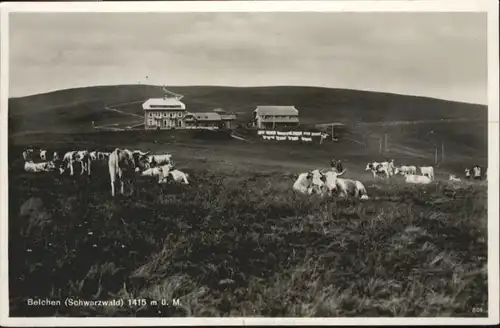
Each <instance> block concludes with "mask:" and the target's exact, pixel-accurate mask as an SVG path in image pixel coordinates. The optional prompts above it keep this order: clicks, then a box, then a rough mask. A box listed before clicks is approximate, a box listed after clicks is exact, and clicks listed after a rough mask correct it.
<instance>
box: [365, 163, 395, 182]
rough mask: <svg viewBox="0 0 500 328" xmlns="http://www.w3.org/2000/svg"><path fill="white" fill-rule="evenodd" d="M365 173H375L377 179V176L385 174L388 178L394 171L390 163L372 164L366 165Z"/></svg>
mask: <svg viewBox="0 0 500 328" xmlns="http://www.w3.org/2000/svg"><path fill="white" fill-rule="evenodd" d="M365 171H371V172H372V173H373V177H374V178H376V177H377V175H382V174H385V176H386V178H389V177H390V176H391V172H392V170H391V169H390V163H389V162H381V163H379V162H372V163H368V164H367V165H366V168H365Z"/></svg>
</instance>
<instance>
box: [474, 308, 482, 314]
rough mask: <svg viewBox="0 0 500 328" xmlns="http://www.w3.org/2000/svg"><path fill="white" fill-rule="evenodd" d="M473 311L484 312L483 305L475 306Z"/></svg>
mask: <svg viewBox="0 0 500 328" xmlns="http://www.w3.org/2000/svg"><path fill="white" fill-rule="evenodd" d="M472 312H473V313H482V312H484V309H483V308H482V307H475V308H472Z"/></svg>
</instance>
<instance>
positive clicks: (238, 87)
mask: <svg viewBox="0 0 500 328" xmlns="http://www.w3.org/2000/svg"><path fill="white" fill-rule="evenodd" d="M125 86H148V87H158V88H162V87H165V88H167V89H168V88H190V87H215V88H234V89H250V88H313V89H330V90H349V91H361V92H369V93H380V94H390V95H397V96H406V97H418V98H427V99H433V100H440V101H447V102H454V103H461V104H469V105H477V106H486V107H488V106H489V104H488V103H486V104H485V103H474V102H466V101H460V100H452V99H446V98H437V97H432V96H424V95H417V94H404V93H396V92H389V91H377V90H370V89H351V88H335V87H327V86H316V85H294V84H291V85H247V86H241V85H240V86H236V85H218V84H191V85H167V84H164V85H160V84H142V83H130V84H96V85H87V86H77V87H71V88H64V89H54V90H50V91H45V92H40V93H33V94H28V95H24V96H17V97H10V96H9V97H8V99H9V100H10V99H20V98H27V97H34V96H41V95H47V94H50V93H56V92H60V91H68V90H77V89H89V88H98V87H125Z"/></svg>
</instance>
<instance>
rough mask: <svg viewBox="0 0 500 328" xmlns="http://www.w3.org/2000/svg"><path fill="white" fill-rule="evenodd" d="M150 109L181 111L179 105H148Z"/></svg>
mask: <svg viewBox="0 0 500 328" xmlns="http://www.w3.org/2000/svg"><path fill="white" fill-rule="evenodd" d="M149 107H150V108H161V109H181V108H182V106H181V105H150V106H149Z"/></svg>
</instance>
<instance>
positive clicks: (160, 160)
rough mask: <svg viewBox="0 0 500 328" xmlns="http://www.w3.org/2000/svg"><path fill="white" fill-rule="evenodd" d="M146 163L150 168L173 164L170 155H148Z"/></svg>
mask: <svg viewBox="0 0 500 328" xmlns="http://www.w3.org/2000/svg"><path fill="white" fill-rule="evenodd" d="M148 161H149V164H150V165H151V167H154V166H160V165H165V164H172V163H173V161H172V155H171V154H162V155H149V156H148Z"/></svg>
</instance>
